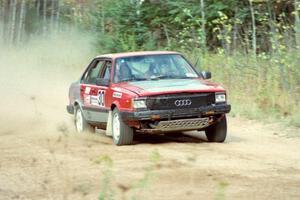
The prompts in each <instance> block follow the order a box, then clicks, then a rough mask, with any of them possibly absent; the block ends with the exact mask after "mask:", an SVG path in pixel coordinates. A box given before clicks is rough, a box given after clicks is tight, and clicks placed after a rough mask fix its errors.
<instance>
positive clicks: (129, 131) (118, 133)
mask: <svg viewBox="0 0 300 200" xmlns="http://www.w3.org/2000/svg"><path fill="white" fill-rule="evenodd" d="M111 120H112V123H111V124H112V136H113V141H114V143H115V144H116V145H118V146H121V145H130V144H132V141H133V128H131V127H129V126H128V125H127V124H126V123H124V122H123V120H122V118H121V116H120V113H119V110H118V109H117V108H115V109H114V110H113V112H112V118H111ZM118 124H119V125H118ZM117 126H119V128H118V127H117Z"/></svg>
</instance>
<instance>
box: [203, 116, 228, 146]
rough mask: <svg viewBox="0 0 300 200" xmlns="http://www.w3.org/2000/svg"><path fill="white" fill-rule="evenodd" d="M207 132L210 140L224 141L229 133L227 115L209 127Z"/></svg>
mask: <svg viewBox="0 0 300 200" xmlns="http://www.w3.org/2000/svg"><path fill="white" fill-rule="evenodd" d="M205 134H206V137H207V139H208V141H209V142H224V141H225V139H226V135H227V121H226V116H224V117H223V118H222V119H221V120H220V121H218V122H216V123H215V124H213V125H211V126H209V127H207V128H206V129H205Z"/></svg>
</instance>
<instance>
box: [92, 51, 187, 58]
mask: <svg viewBox="0 0 300 200" xmlns="http://www.w3.org/2000/svg"><path fill="white" fill-rule="evenodd" d="M165 54H180V55H181V53H179V52H176V51H136V52H123V53H113V54H103V55H99V56H97V57H96V58H111V59H115V58H123V57H132V56H145V55H165Z"/></svg>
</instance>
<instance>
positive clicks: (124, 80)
mask: <svg viewBox="0 0 300 200" xmlns="http://www.w3.org/2000/svg"><path fill="white" fill-rule="evenodd" d="M145 80H147V79H146V78H135V77H132V78H125V79H122V80H121V81H120V82H127V81H145Z"/></svg>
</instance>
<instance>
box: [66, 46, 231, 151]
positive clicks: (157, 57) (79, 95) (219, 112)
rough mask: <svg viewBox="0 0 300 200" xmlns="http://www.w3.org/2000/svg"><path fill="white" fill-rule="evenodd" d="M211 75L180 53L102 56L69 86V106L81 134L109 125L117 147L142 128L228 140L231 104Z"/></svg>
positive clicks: (163, 52)
mask: <svg viewBox="0 0 300 200" xmlns="http://www.w3.org/2000/svg"><path fill="white" fill-rule="evenodd" d="M210 78H211V74H210V72H201V73H200V72H197V70H196V69H195V68H194V67H193V66H192V65H191V64H190V62H189V61H188V60H187V59H185V57H184V56H183V55H182V54H180V53H178V52H169V51H152V52H130V53H117V54H106V55H100V56H98V57H96V58H94V59H93V60H92V61H91V63H90V64H89V65H88V67H87V68H86V69H85V71H84V72H83V74H82V76H81V77H80V79H79V80H78V81H76V82H74V83H72V85H71V86H70V90H69V105H67V110H68V112H69V113H70V114H74V115H75V127H76V130H77V131H78V132H84V131H86V130H88V129H94V128H95V127H97V128H101V129H106V134H107V135H109V136H112V137H113V141H114V143H115V144H116V145H127V144H131V143H132V140H133V135H134V133H137V132H151V133H166V132H178V131H189V130H198V131H205V133H206V136H207V139H208V141H211V142H223V141H224V140H225V138H226V134H227V122H226V113H228V112H229V111H230V105H229V104H228V103H227V101H226V91H225V90H224V89H223V88H222V87H220V86H219V85H217V84H215V83H212V82H209V81H208V80H207V79H210Z"/></svg>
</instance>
